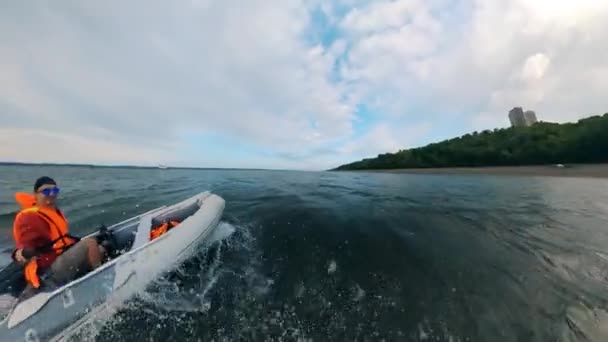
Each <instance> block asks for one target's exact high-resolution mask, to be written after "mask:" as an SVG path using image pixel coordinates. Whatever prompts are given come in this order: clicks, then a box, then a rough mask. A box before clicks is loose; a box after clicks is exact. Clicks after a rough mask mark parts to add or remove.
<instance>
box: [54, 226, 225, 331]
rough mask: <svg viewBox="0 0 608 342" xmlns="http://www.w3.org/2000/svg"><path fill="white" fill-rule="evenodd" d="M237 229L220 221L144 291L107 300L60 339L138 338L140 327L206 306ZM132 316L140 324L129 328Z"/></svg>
mask: <svg viewBox="0 0 608 342" xmlns="http://www.w3.org/2000/svg"><path fill="white" fill-rule="evenodd" d="M236 231H237V228H235V227H234V226H232V225H231V224H229V223H225V222H220V224H219V225H218V228H217V229H216V230H215V231H214V232H213V233H212V234H211V235H210V237H209V238H208V239H207V240H206V241H205V242H204V243H203V244H202V245H201V246H200V248H199V251H198V252H197V253H196V255H195V256H194V257H193V258H191V259H189V260H187V261H186V262H185V263H183V264H182V265H180V266H179V267H178V268H176V269H175V270H174V271H172V272H170V273H168V274H166V275H164V276H163V277H161V278H159V279H157V280H156V281H154V282H153V283H152V284H151V285H150V286H148V288H147V289H146V291H144V292H142V293H139V294H138V295H136V296H135V297H134V298H132V299H131V300H129V301H127V302H124V303H113V302H108V303H106V304H105V305H103V306H102V307H101V308H99V309H98V310H96V312H94V313H92V314H91V315H89V316H87V317H86V320H84V321H82V322H80V323H79V324H78V326H76V327H74V328H73V329H72V330H71V331H65V332H63V333H62V334H61V335H60V336H59V338H60V340H62V341H63V340H67V341H132V340H140V338H141V336H140V335H138V332H139V331H140V329H145V330H146V332H147V333H152V332H154V330H155V329H161V328H163V327H164V326H165V323H161V322H169V324H170V322H172V321H173V322H175V323H177V322H179V319H180V316H179V313H202V312H205V311H206V310H207V309H208V308H207V309H206V306H208V302H206V294H207V292H208V291H209V290H210V289H211V288H213V285H214V284H215V282H216V279H217V277H218V276H219V273H218V268H220V267H221V265H222V260H221V255H222V251H223V250H224V249H225V248H226V246H228V245H229V244H230V241H231V236H232V235H233V234H234V233H235V232H236ZM194 280H196V281H194ZM199 289H202V291H199ZM141 315H143V316H149V318H145V319H144V320H143V321H142V320H141V317H139V316H141ZM175 319H177V320H178V321H175ZM133 320H135V321H137V322H139V323H140V324H142V325H141V326H140V325H138V329H133V328H129V327H128V326H129V325H130V324H134V323H133ZM125 325H126V326H125ZM142 331H143V330H142ZM130 334H135V335H133V336H131V335H130Z"/></svg>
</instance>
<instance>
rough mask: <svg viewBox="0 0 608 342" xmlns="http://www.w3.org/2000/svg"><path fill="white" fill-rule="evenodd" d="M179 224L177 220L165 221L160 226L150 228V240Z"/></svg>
mask: <svg viewBox="0 0 608 342" xmlns="http://www.w3.org/2000/svg"><path fill="white" fill-rule="evenodd" d="M178 224H179V222H177V221H165V222H163V223H162V224H161V225H160V226H156V227H153V228H152V229H150V241H152V240H154V239H156V238H157V237H159V236H161V235H163V234H165V233H166V232H167V231H168V230H169V229H171V228H173V227H176V226H177V225H178Z"/></svg>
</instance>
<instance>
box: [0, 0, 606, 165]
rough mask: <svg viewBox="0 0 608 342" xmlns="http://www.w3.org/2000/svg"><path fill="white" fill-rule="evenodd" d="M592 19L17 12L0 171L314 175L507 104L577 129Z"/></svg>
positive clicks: (201, 3) (1, 88) (455, 130)
mask: <svg viewBox="0 0 608 342" xmlns="http://www.w3.org/2000/svg"><path fill="white" fill-rule="evenodd" d="M142 9H145V11H144V10H142ZM607 19H608V3H606V2H605V1H596V0H582V1H578V2H576V3H573V2H571V1H567V0H555V1H545V0H538V1H524V0H514V1H494V0H469V1H458V2H454V1H451V0H429V1H422V0H378V1H374V2H369V1H365V0H336V1H331V2H327V1H319V0H294V1H275V2H268V1H259V0H252V1H248V2H244V3H243V2H239V3H237V2H235V1H234V0H228V1H223V2H217V1H209V0H196V1H177V2H160V1H146V2H144V1H131V2H126V3H120V4H111V3H105V2H94V3H93V2H67V3H66V2H62V3H48V4H37V5H36V6H30V5H29V4H27V3H26V2H19V3H17V4H14V6H11V7H10V8H7V9H6V10H5V11H2V12H0V42H2V43H0V127H2V129H3V130H4V132H5V134H7V136H10V138H11V139H7V138H4V140H3V146H2V149H0V159H2V160H6V159H15V158H16V159H20V160H21V159H24V158H25V159H28V160H31V161H38V160H46V159H45V158H50V157H48V154H47V152H48V151H51V150H52V151H54V154H53V157H52V158H56V160H57V161H80V160H91V161H92V162H109V161H118V162H137V163H151V164H155V163H157V162H164V163H172V162H173V163H176V164H183V165H196V166H231V167H234V166H238V165H240V164H239V163H242V165H247V167H278V168H321V169H323V168H327V167H330V166H334V165H335V164H336V163H338V162H347V161H350V160H349V159H350V158H359V157H360V156H361V157H362V156H368V155H370V154H377V153H382V152H387V151H390V150H397V149H401V148H407V147H412V146H417V145H420V144H422V143H424V142H429V137H431V136H443V137H446V138H447V137H450V136H454V135H459V134H463V133H466V132H468V131H471V130H479V129H486V128H494V127H497V126H498V127H501V126H506V125H508V119H507V112H508V110H509V109H511V108H512V107H514V106H523V107H524V108H526V109H533V110H535V111H536V112H537V115H538V116H539V119H541V120H545V121H560V122H561V121H567V120H576V119H578V118H580V117H582V116H586V115H590V114H599V113H602V112H605V111H606V108H607V107H608V106H607V105H608V103H607V102H608V100H607V99H606V97H605V96H604V92H605V89H606V88H607V87H608V62H606V61H608V50H606V49H602V48H601V47H602V46H603V45H604V42H605V41H606V39H607V38H608V33H607V32H608V20H607ZM361 108H366V111H364V112H362V111H361V110H360V109H361ZM403 132H406V133H407V134H406V135H407V136H409V138H407V139H406V138H404V137H403V136H402V135H400V134H401V133H403ZM437 132H442V133H441V134H439V133H437ZM30 134H32V135H30ZM32 137H33V138H32ZM25 140H28V141H32V143H28V144H25V145H23V144H19V143H17V142H18V141H25ZM42 146H44V148H41V147H42ZM64 148H65V149H64ZM212 150H216V151H221V153H220V152H218V153H215V154H214V153H209V151H212ZM90 151H95V154H91V153H89V152H90ZM196 151H204V152H205V153H196ZM244 151H246V156H244V154H245V152H244Z"/></svg>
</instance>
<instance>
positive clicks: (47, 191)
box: [36, 184, 59, 207]
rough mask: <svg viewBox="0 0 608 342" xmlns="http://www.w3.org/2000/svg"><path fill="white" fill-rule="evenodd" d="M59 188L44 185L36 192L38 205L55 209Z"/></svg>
mask: <svg viewBox="0 0 608 342" xmlns="http://www.w3.org/2000/svg"><path fill="white" fill-rule="evenodd" d="M58 194H59V188H58V187H57V186H56V185H53V184H44V185H42V186H41V187H40V188H38V191H37V192H36V204H37V205H39V206H41V207H55V202H56V201H57V195H58Z"/></svg>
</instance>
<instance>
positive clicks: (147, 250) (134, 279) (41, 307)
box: [0, 192, 225, 342]
mask: <svg viewBox="0 0 608 342" xmlns="http://www.w3.org/2000/svg"><path fill="white" fill-rule="evenodd" d="M224 206H225V202H224V200H223V199H222V198H221V197H219V196H217V195H215V194H212V193H210V192H203V193H201V194H198V195H195V196H193V197H191V198H189V199H186V200H184V201H182V202H180V203H177V204H173V205H171V206H163V207H160V208H156V209H154V210H151V211H149V212H147V213H144V214H141V215H139V216H136V217H133V218H130V219H128V220H125V221H123V222H120V223H117V224H114V225H112V226H110V227H102V228H100V230H99V231H97V232H95V233H93V234H91V235H89V236H94V237H95V238H97V239H98V241H102V243H103V245H104V246H106V247H107V248H108V249H109V250H110V253H109V255H110V257H109V260H107V261H106V262H105V263H104V264H102V265H101V266H100V267H99V268H97V269H95V270H94V271H92V272H89V273H88V274H85V275H84V276H82V277H80V278H78V279H76V280H74V281H72V282H70V283H68V284H64V285H62V286H52V285H47V286H45V284H44V282H43V286H42V290H39V291H38V292H37V293H35V294H33V295H30V296H28V297H27V298H23V296H19V294H18V291H20V290H22V289H23V287H25V284H24V283H22V285H15V284H19V281H18V280H20V279H22V277H23V274H22V272H23V271H22V268H21V267H20V266H19V265H17V264H11V265H9V266H7V267H5V268H4V269H3V270H1V271H0V291H2V292H4V294H3V295H7V292H12V293H13V295H15V293H17V296H18V298H17V299H15V300H14V304H13V305H12V308H11V310H10V312H9V313H8V315H7V316H6V317H5V318H4V319H3V320H2V322H1V323H0V341H11V342H17V341H26V342H39V341H49V340H51V339H53V340H54V339H57V337H58V336H61V335H62V334H63V333H65V332H66V331H74V330H75V329H77V328H78V326H79V325H80V324H83V323H84V322H86V319H87V317H88V316H90V315H92V314H94V313H95V312H96V311H97V310H98V308H100V307H102V306H103V305H104V304H105V303H107V302H109V301H112V302H118V303H120V302H123V301H125V300H127V299H129V298H130V297H131V296H133V295H134V294H136V293H137V292H140V291H142V290H144V289H145V288H146V286H147V285H148V284H149V283H150V282H151V281H153V280H154V279H155V278H157V277H158V276H159V275H161V274H162V273H164V272H167V271H169V270H171V269H173V268H174V267H176V266H178V265H179V264H181V263H182V262H183V261H185V259H187V258H188V257H190V256H191V255H192V254H193V253H194V251H195V250H196V248H197V246H198V245H199V244H200V243H201V242H203V241H204V240H205V238H206V237H208V236H209V234H211V232H212V231H213V230H214V229H215V228H216V227H217V225H218V223H219V221H220V218H221V217H222V214H223V211H224ZM168 224H169V225H168ZM167 228H169V229H167ZM159 229H162V231H161V232H160V233H159Z"/></svg>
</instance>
